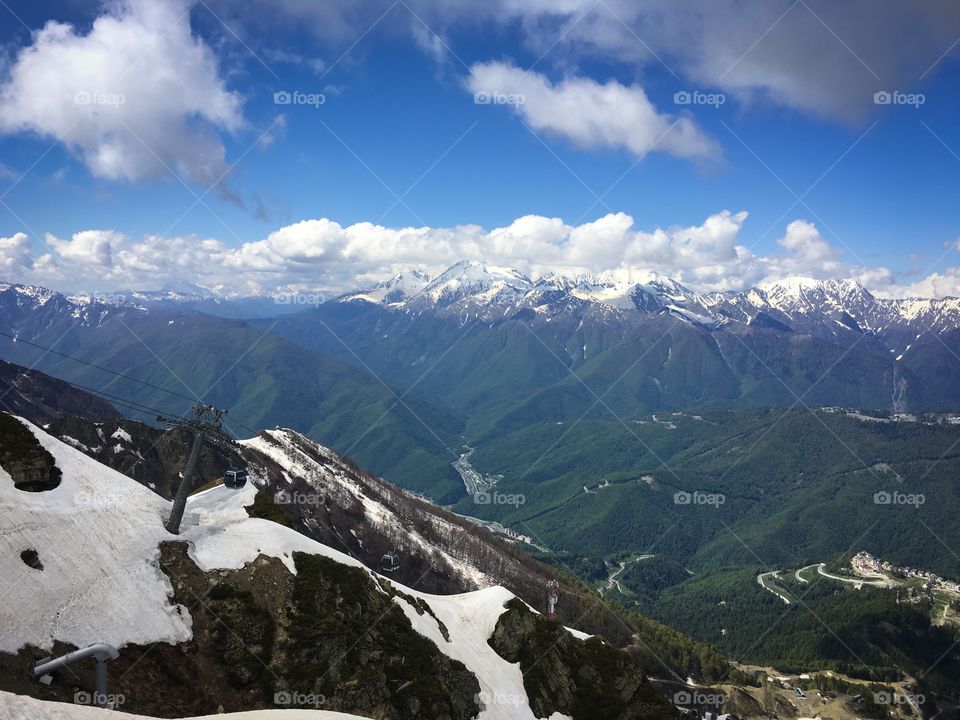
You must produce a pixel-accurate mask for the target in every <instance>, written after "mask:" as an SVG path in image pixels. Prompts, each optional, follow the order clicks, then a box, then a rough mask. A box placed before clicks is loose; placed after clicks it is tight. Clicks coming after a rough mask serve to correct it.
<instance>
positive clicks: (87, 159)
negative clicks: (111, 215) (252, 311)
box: [0, 0, 243, 196]
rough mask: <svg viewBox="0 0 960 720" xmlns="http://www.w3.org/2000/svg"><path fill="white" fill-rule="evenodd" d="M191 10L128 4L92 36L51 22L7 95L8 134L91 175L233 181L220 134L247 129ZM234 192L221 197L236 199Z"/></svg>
mask: <svg viewBox="0 0 960 720" xmlns="http://www.w3.org/2000/svg"><path fill="white" fill-rule="evenodd" d="M189 6H190V4H189V3H188V1H187V0H123V1H122V2H117V3H113V4H111V5H110V7H111V8H112V9H111V10H109V11H107V12H106V14H104V15H101V16H100V17H98V18H97V19H96V20H95V21H94V23H93V25H92V27H91V28H90V29H89V31H88V32H86V33H84V32H83V31H81V30H79V29H78V28H75V27H73V26H71V25H65V24H63V23H59V22H54V21H50V22H48V23H47V24H46V25H45V26H44V27H43V28H42V29H40V30H39V31H37V32H36V33H35V34H34V36H33V43H32V44H31V45H30V46H29V47H25V48H23V49H22V50H20V52H19V53H18V54H17V56H16V58H15V59H14V61H13V62H12V64H11V66H10V67H9V70H8V72H7V74H6V77H5V79H4V81H3V83H2V86H0V131H2V132H6V133H26V132H31V133H36V134H39V135H41V136H44V137H48V138H55V139H58V140H61V141H62V142H63V143H64V144H65V145H66V146H67V147H69V148H70V149H71V151H72V152H74V153H75V154H76V155H78V156H79V157H80V158H81V159H82V160H83V162H84V163H85V164H86V166H87V168H88V169H89V170H90V172H91V173H92V174H93V175H94V176H96V177H100V178H105V179H109V180H128V181H138V180H146V179H157V178H163V177H166V176H168V174H169V172H170V171H171V170H173V171H176V172H179V173H182V174H183V175H184V176H186V177H187V178H189V179H190V180H193V181H195V182H197V183H200V184H203V185H205V186H207V187H213V186H215V185H216V184H217V182H218V181H219V180H220V179H221V178H222V177H223V176H224V175H225V174H226V173H227V170H228V166H227V164H226V161H225V150H224V146H223V143H222V141H221V139H220V137H219V136H218V134H217V132H218V131H226V132H234V131H237V130H238V129H239V128H240V127H241V126H242V124H243V119H242V111H241V102H240V98H239V97H238V96H237V95H236V94H235V93H232V92H230V91H228V90H227V89H226V87H225V85H224V82H223V80H222V79H221V77H220V75H219V72H218V68H217V62H216V58H215V57H214V55H213V53H212V52H211V50H210V48H209V47H207V45H206V44H204V42H203V41H202V40H200V39H198V38H196V37H194V36H193V35H192V34H191V31H190V21H189ZM226 185H227V183H226V182H223V183H220V185H216V186H217V190H218V192H220V193H221V194H222V195H226V196H230V192H229V191H228V190H227V189H226Z"/></svg>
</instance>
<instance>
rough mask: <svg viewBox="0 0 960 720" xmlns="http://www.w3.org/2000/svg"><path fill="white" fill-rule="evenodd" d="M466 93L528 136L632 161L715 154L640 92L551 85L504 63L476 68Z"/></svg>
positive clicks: (690, 126) (613, 85)
mask: <svg viewBox="0 0 960 720" xmlns="http://www.w3.org/2000/svg"><path fill="white" fill-rule="evenodd" d="M466 83H467V87H468V88H469V89H470V91H471V92H472V93H474V97H475V98H476V99H477V101H478V102H493V103H500V102H502V103H503V104H506V105H509V106H510V107H512V108H513V109H514V110H515V111H516V112H517V113H518V114H519V115H520V116H521V117H522V118H523V119H524V121H525V122H526V123H527V124H528V125H530V127H531V128H532V129H533V130H545V131H547V132H551V133H554V134H557V135H561V136H563V137H565V138H568V139H569V140H571V141H572V142H574V143H576V144H577V145H580V146H582V147H587V148H596V147H613V148H626V149H627V150H629V151H630V152H631V153H633V154H634V155H637V156H641V157H642V156H644V155H646V154H647V153H649V152H651V151H653V150H662V151H664V152H668V153H671V154H673V155H677V156H680V157H707V156H711V155H714V154H716V153H717V146H716V145H715V143H713V141H711V140H709V139H708V138H707V137H706V136H705V135H704V134H703V133H702V132H701V131H700V129H699V128H697V126H696V124H695V123H694V122H693V121H692V120H691V119H690V118H688V117H672V116H670V115H667V114H665V113H659V112H657V109H656V108H655V107H654V106H653V103H651V102H650V100H649V99H648V98H647V94H646V93H645V92H644V91H643V88H641V87H639V86H635V85H634V86H626V85H622V84H620V83H619V82H617V81H615V80H611V81H609V82H607V83H598V82H596V81H594V80H591V79H590V78H585V77H569V78H566V79H564V80H562V81H560V82H558V83H556V84H554V83H551V82H550V81H549V80H548V79H547V78H546V77H545V76H543V75H541V74H540V73H537V72H534V71H532V70H523V69H521V68H518V67H516V66H514V65H511V64H509V63H503V62H489V63H477V64H475V65H473V66H472V67H471V68H470V75H469V77H468V78H467V80H466Z"/></svg>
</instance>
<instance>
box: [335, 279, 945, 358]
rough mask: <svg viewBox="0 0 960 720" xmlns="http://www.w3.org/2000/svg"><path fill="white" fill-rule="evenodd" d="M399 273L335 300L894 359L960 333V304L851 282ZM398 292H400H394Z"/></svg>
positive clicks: (413, 309) (490, 318) (417, 310)
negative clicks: (694, 333) (809, 337)
mask: <svg viewBox="0 0 960 720" xmlns="http://www.w3.org/2000/svg"><path fill="white" fill-rule="evenodd" d="M408 277H409V273H404V274H401V275H398V276H397V277H395V278H393V279H392V280H389V281H386V282H384V283H380V284H379V285H377V286H375V287H373V288H370V289H368V290H361V291H357V292H353V293H349V294H346V295H343V296H341V297H338V298H336V302H351V301H365V302H372V303H379V304H384V305H389V306H390V307H392V308H395V309H398V310H410V311H414V312H423V311H432V312H435V313H437V314H441V315H444V314H458V315H461V316H463V315H464V313H466V314H467V315H468V316H473V317H479V318H483V319H488V320H492V319H497V318H505V317H510V316H512V315H513V314H515V313H516V312H518V311H519V310H522V309H525V308H526V309H530V310H533V311H535V312H536V313H538V314H541V315H545V316H553V315H556V314H557V313H562V312H564V311H576V312H583V310H584V308H585V307H586V306H590V305H592V306H600V307H602V308H606V309H607V310H610V311H614V312H616V313H618V314H620V315H621V316H623V317H626V318H629V317H631V316H636V315H638V314H640V315H643V314H668V315H670V316H672V317H675V318H677V319H680V320H683V321H685V322H687V323H690V324H692V325H697V326H700V327H703V328H706V329H709V330H716V329H719V328H722V327H724V326H725V325H727V324H728V323H738V324H741V325H749V326H755V327H767V328H769V329H775V330H783V331H788V332H798V333H804V334H814V335H818V336H825V337H830V338H839V337H843V336H850V337H854V336H856V335H857V334H862V333H868V334H870V335H873V336H875V337H877V338H879V339H880V340H881V341H883V342H884V343H885V344H886V345H887V346H888V348H889V349H890V350H891V351H894V352H896V353H897V354H898V355H899V354H902V353H903V352H906V350H907V349H908V348H909V346H910V345H911V344H912V343H913V342H914V341H916V340H917V339H918V338H919V337H922V336H923V335H924V334H925V333H927V332H933V333H944V332H949V331H952V330H956V329H958V328H960V299H957V298H944V299H942V300H931V299H893V300H890V299H882V298H878V297H876V296H874V295H873V294H872V293H870V291H869V290H867V289H866V288H865V287H863V286H862V285H861V284H860V283H859V282H857V281H855V280H814V279H811V278H804V277H791V278H786V279H784V280H782V281H779V282H777V283H773V284H771V285H768V286H765V287H760V288H750V289H748V290H745V291H729V292H697V291H695V290H692V289H691V288H689V287H687V286H685V285H683V284H682V283H680V282H678V281H676V280H674V279H671V278H667V277H663V276H660V275H657V274H656V273H648V274H646V277H645V278H644V279H643V280H642V281H636V280H624V279H622V278H618V277H616V276H615V275H614V274H612V273H603V274H600V275H565V274H559V273H548V274H545V275H543V276H541V277H540V278H539V279H537V280H535V281H534V280H531V279H530V278H528V277H526V276H525V275H524V274H523V273H520V272H518V271H516V270H512V269H509V268H502V267H496V266H491V265H486V264H483V263H477V262H470V261H463V262H459V263H457V264H455V265H453V266H452V267H450V268H449V269H447V270H446V271H444V272H443V273H441V274H440V275H439V276H437V277H436V278H434V279H433V280H431V281H430V282H429V283H426V284H425V285H423V286H422V287H421V288H420V289H419V290H418V289H417V285H416V284H411V283H409V282H408V281H407V278H408ZM398 287H402V288H403V291H402V292H400V291H396V292H394V291H393V288H398Z"/></svg>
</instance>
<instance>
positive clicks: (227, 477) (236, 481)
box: [223, 470, 247, 488]
mask: <svg viewBox="0 0 960 720" xmlns="http://www.w3.org/2000/svg"><path fill="white" fill-rule="evenodd" d="M223 484H224V485H226V486H227V487H228V488H242V487H243V486H244V485H246V484H247V471H246V470H227V472H226V473H224V476H223Z"/></svg>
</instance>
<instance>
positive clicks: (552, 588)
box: [547, 580, 560, 620]
mask: <svg viewBox="0 0 960 720" xmlns="http://www.w3.org/2000/svg"><path fill="white" fill-rule="evenodd" d="M559 596H560V583H558V582H557V581H556V580H551V581H550V582H548V583H547V617H548V618H550V619H551V620H556V619H557V599H558V598H559Z"/></svg>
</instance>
